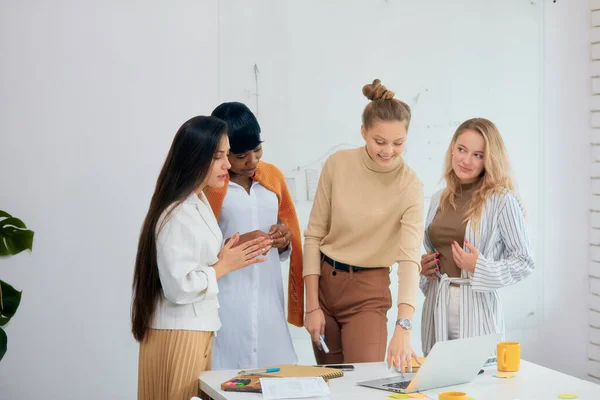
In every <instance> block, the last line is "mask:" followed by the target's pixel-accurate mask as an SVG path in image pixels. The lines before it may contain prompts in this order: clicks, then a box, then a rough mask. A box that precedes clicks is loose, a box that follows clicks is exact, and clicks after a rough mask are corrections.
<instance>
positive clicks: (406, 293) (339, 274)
mask: <svg viewBox="0 0 600 400" xmlns="http://www.w3.org/2000/svg"><path fill="white" fill-rule="evenodd" d="M363 94H364V95H365V96H366V97H367V98H368V99H369V100H370V102H369V103H368V104H367V106H366V107H365V109H364V111H363V115H362V127H361V133H362V137H363V139H364V140H365V146H364V147H360V148H356V149H351V150H342V151H338V152H337V153H335V154H333V155H332V156H331V157H329V158H328V159H327V161H326V162H325V165H324V167H323V171H322V173H321V177H320V179H319V184H318V188H317V192H316V195H315V200H314V204H313V207H312V211H311V214H310V220H309V223H308V227H307V229H306V232H305V234H304V236H305V244H304V267H303V276H304V281H305V284H306V316H305V327H306V329H307V330H308V332H309V333H310V335H311V338H312V341H313V349H314V353H315V357H316V360H317V363H319V364H341V363H358V362H375V361H384V360H386V361H387V363H388V365H390V366H392V365H393V366H394V368H395V369H396V370H397V371H406V370H409V369H410V368H412V361H411V358H413V357H416V355H415V353H414V351H413V348H412V346H411V340H410V337H411V320H412V316H413V313H414V309H415V304H416V298H417V293H418V290H419V267H420V253H421V252H420V248H421V243H422V241H423V224H424V214H425V213H424V206H423V185H422V183H421V181H420V180H419V178H418V177H417V175H416V174H415V172H414V171H413V170H412V169H410V168H409V167H408V166H407V165H406V163H405V162H404V161H403V160H402V152H403V151H404V146H405V145H406V139H407V131H408V127H409V124H410V118H411V113H410V107H409V106H408V105H407V104H406V103H404V102H402V101H400V100H398V99H396V98H394V92H392V91H390V90H388V89H387V88H386V87H385V86H383V85H382V84H381V82H380V81H379V79H376V80H375V81H373V83H371V84H368V85H365V86H364V87H363ZM394 263H398V301H397V304H398V318H397V321H396V322H397V323H396V327H395V330H394V334H393V337H392V339H391V341H390V343H389V346H387V317H386V314H387V312H388V310H389V309H390V308H391V307H392V295H391V292H390V266H391V265H392V264H394ZM321 340H323V342H324V343H325V346H327V348H328V349H329V352H328V353H326V352H325V351H324V350H325V347H324V346H322V344H321ZM386 347H387V356H386Z"/></svg>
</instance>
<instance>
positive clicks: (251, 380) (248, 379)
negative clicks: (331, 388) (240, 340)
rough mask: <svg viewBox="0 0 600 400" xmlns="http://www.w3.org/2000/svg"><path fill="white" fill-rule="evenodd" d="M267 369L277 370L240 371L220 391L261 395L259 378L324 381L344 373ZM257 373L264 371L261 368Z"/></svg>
mask: <svg viewBox="0 0 600 400" xmlns="http://www.w3.org/2000/svg"><path fill="white" fill-rule="evenodd" d="M269 368H279V371H277V372H269V373H262V374H260V373H257V374H248V375H241V374H243V373H251V372H252V370H251V369H248V370H242V371H239V372H238V375H237V376H235V377H233V378H231V379H229V380H228V381H227V382H223V383H222V384H221V390H223V391H226V392H250V393H262V388H261V385H260V378H309V377H321V378H323V379H324V380H325V381H328V380H329V379H333V378H340V377H342V376H344V371H342V370H341V369H337V368H327V367H312V366H308V365H291V364H289V365H288V364H285V365H274V366H271V367H269ZM257 371H264V368H261V369H259V370H257Z"/></svg>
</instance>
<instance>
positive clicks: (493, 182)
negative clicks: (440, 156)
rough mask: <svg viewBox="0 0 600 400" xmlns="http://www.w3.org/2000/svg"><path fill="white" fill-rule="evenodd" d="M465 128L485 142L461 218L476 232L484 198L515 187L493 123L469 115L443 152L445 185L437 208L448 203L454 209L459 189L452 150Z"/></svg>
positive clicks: (502, 145)
mask: <svg viewBox="0 0 600 400" xmlns="http://www.w3.org/2000/svg"><path fill="white" fill-rule="evenodd" d="M466 131H474V132H477V133H479V134H480V135H481V136H482V137H483V140H484V142H485V148H484V150H483V172H482V173H481V177H480V179H479V181H478V182H477V183H476V187H475V191H474V192H473V196H472V198H471V201H470V202H469V205H468V209H467V212H466V215H465V220H464V222H468V221H471V226H472V228H473V230H474V231H475V233H478V231H479V224H480V222H481V214H482V211H483V207H484V205H485V202H486V201H487V200H488V199H489V198H490V197H491V196H492V195H493V194H494V193H501V192H502V191H503V190H504V189H507V190H509V191H511V192H512V191H514V183H513V177H512V172H511V169H510V163H509V160H508V154H507V153H506V147H505V146H504V141H503V140H502V136H501V135H500V132H499V131H498V128H496V125H494V123H493V122H491V121H490V120H487V119H485V118H473V119H469V120H467V121H465V122H463V123H462V124H460V126H459V127H458V128H457V129H456V132H455V133H454V136H453V137H452V140H451V141H450V145H449V146H448V151H447V152H446V158H445V161H444V180H445V181H446V188H445V189H444V192H443V193H442V196H441V199H440V210H446V209H448V208H449V207H451V208H452V209H454V210H456V203H455V201H454V200H455V197H456V193H457V191H459V190H460V182H459V180H458V177H457V176H456V174H455V173H454V170H453V169H452V152H453V149H454V146H455V145H456V142H457V141H458V138H459V137H460V135H462V134H463V133H464V132H466Z"/></svg>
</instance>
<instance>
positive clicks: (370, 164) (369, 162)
mask: <svg viewBox="0 0 600 400" xmlns="http://www.w3.org/2000/svg"><path fill="white" fill-rule="evenodd" d="M361 156H362V159H363V162H364V163H365V166H366V167H367V168H368V169H369V170H371V171H373V172H391V171H393V170H395V169H397V168H398V167H400V166H401V165H402V164H403V163H404V161H403V160H402V156H398V157H396V159H395V160H394V162H393V163H391V164H390V165H388V166H385V167H382V166H381V165H379V164H378V163H377V161H375V160H373V159H372V158H371V156H370V155H369V152H368V151H367V146H365V147H363V149H362V152H361Z"/></svg>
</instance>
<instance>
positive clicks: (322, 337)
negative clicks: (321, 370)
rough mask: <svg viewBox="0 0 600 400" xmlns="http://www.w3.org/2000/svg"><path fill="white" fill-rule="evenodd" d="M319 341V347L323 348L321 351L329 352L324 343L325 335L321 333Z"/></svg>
mask: <svg viewBox="0 0 600 400" xmlns="http://www.w3.org/2000/svg"><path fill="white" fill-rule="evenodd" d="M319 343H321V348H322V349H323V351H324V352H325V353H329V348H328V347H327V345H326V344H325V335H321V337H320V338H319Z"/></svg>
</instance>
